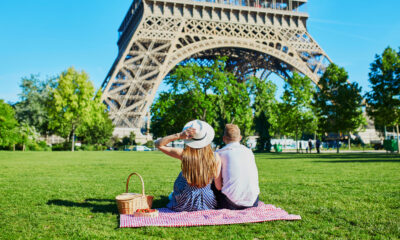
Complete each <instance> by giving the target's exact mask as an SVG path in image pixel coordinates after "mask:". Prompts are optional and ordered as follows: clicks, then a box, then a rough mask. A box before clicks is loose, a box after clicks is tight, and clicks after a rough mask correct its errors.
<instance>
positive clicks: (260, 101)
mask: <svg viewBox="0 0 400 240" xmlns="http://www.w3.org/2000/svg"><path fill="white" fill-rule="evenodd" d="M275 93H276V85H275V84H274V83H273V82H271V81H262V80H261V79H259V78H257V77H252V78H251V94H253V95H254V101H253V105H252V107H253V110H254V125H253V126H254V130H255V131H256V132H257V133H258V136H259V138H258V139H257V151H259V152H264V151H267V152H270V150H271V135H273V130H274V129H276V128H277V123H278V115H277V101H276V99H275ZM271 133H272V134H271Z"/></svg>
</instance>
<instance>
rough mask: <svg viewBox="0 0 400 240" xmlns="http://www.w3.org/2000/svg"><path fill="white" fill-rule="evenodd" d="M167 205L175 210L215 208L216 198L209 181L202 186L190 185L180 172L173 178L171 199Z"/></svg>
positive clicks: (188, 210)
mask: <svg viewBox="0 0 400 240" xmlns="http://www.w3.org/2000/svg"><path fill="white" fill-rule="evenodd" d="M167 207H168V208H169V209H171V210H173V211H176V212H183V211H187V212H191V211H197V210H207V209H215V208H216V207H217V200H216V199H215V196H214V192H213V191H212V189H211V183H210V184H208V185H207V186H205V187H202V188H198V187H195V186H190V185H189V184H188V182H187V181H186V179H185V178H184V177H183V175H182V172H180V173H179V175H178V177H177V178H176V180H175V183H174V192H173V193H172V199H171V201H170V202H169V203H168V205H167Z"/></svg>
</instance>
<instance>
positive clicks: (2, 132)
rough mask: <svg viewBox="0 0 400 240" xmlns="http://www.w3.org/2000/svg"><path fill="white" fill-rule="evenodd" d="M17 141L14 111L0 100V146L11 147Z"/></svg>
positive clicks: (16, 124)
mask: <svg viewBox="0 0 400 240" xmlns="http://www.w3.org/2000/svg"><path fill="white" fill-rule="evenodd" d="M18 141H19V135H18V121H17V120H16V119H15V112H14V109H13V108H12V107H11V106H10V105H9V104H7V103H5V102H4V101H3V100H1V99H0V146H2V147H11V146H14V149H15V144H16V143H17V142H18Z"/></svg>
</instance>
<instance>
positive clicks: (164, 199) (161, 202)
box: [152, 196, 169, 208]
mask: <svg viewBox="0 0 400 240" xmlns="http://www.w3.org/2000/svg"><path fill="white" fill-rule="evenodd" d="M168 202H169V199H168V196H161V197H160V199H156V200H154V201H153V206H152V208H165V207H167V204H168Z"/></svg>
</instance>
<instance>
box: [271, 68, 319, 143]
mask: <svg viewBox="0 0 400 240" xmlns="http://www.w3.org/2000/svg"><path fill="white" fill-rule="evenodd" d="M284 88H285V91H284V93H283V96H282V103H281V104H280V109H279V110H280V114H279V123H280V124H279V127H280V131H281V133H283V134H284V135H287V136H294V137H295V139H296V140H297V139H299V138H300V137H301V135H302V134H303V133H314V132H315V131H316V129H317V118H316V117H315V113H314V112H313V108H312V100H313V95H314V93H315V87H314V86H313V84H312V83H311V80H310V79H309V78H308V77H305V76H300V75H299V74H298V73H296V72H294V73H293V76H292V77H291V78H289V79H288V80H287V82H286V84H285V86H284Z"/></svg>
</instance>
